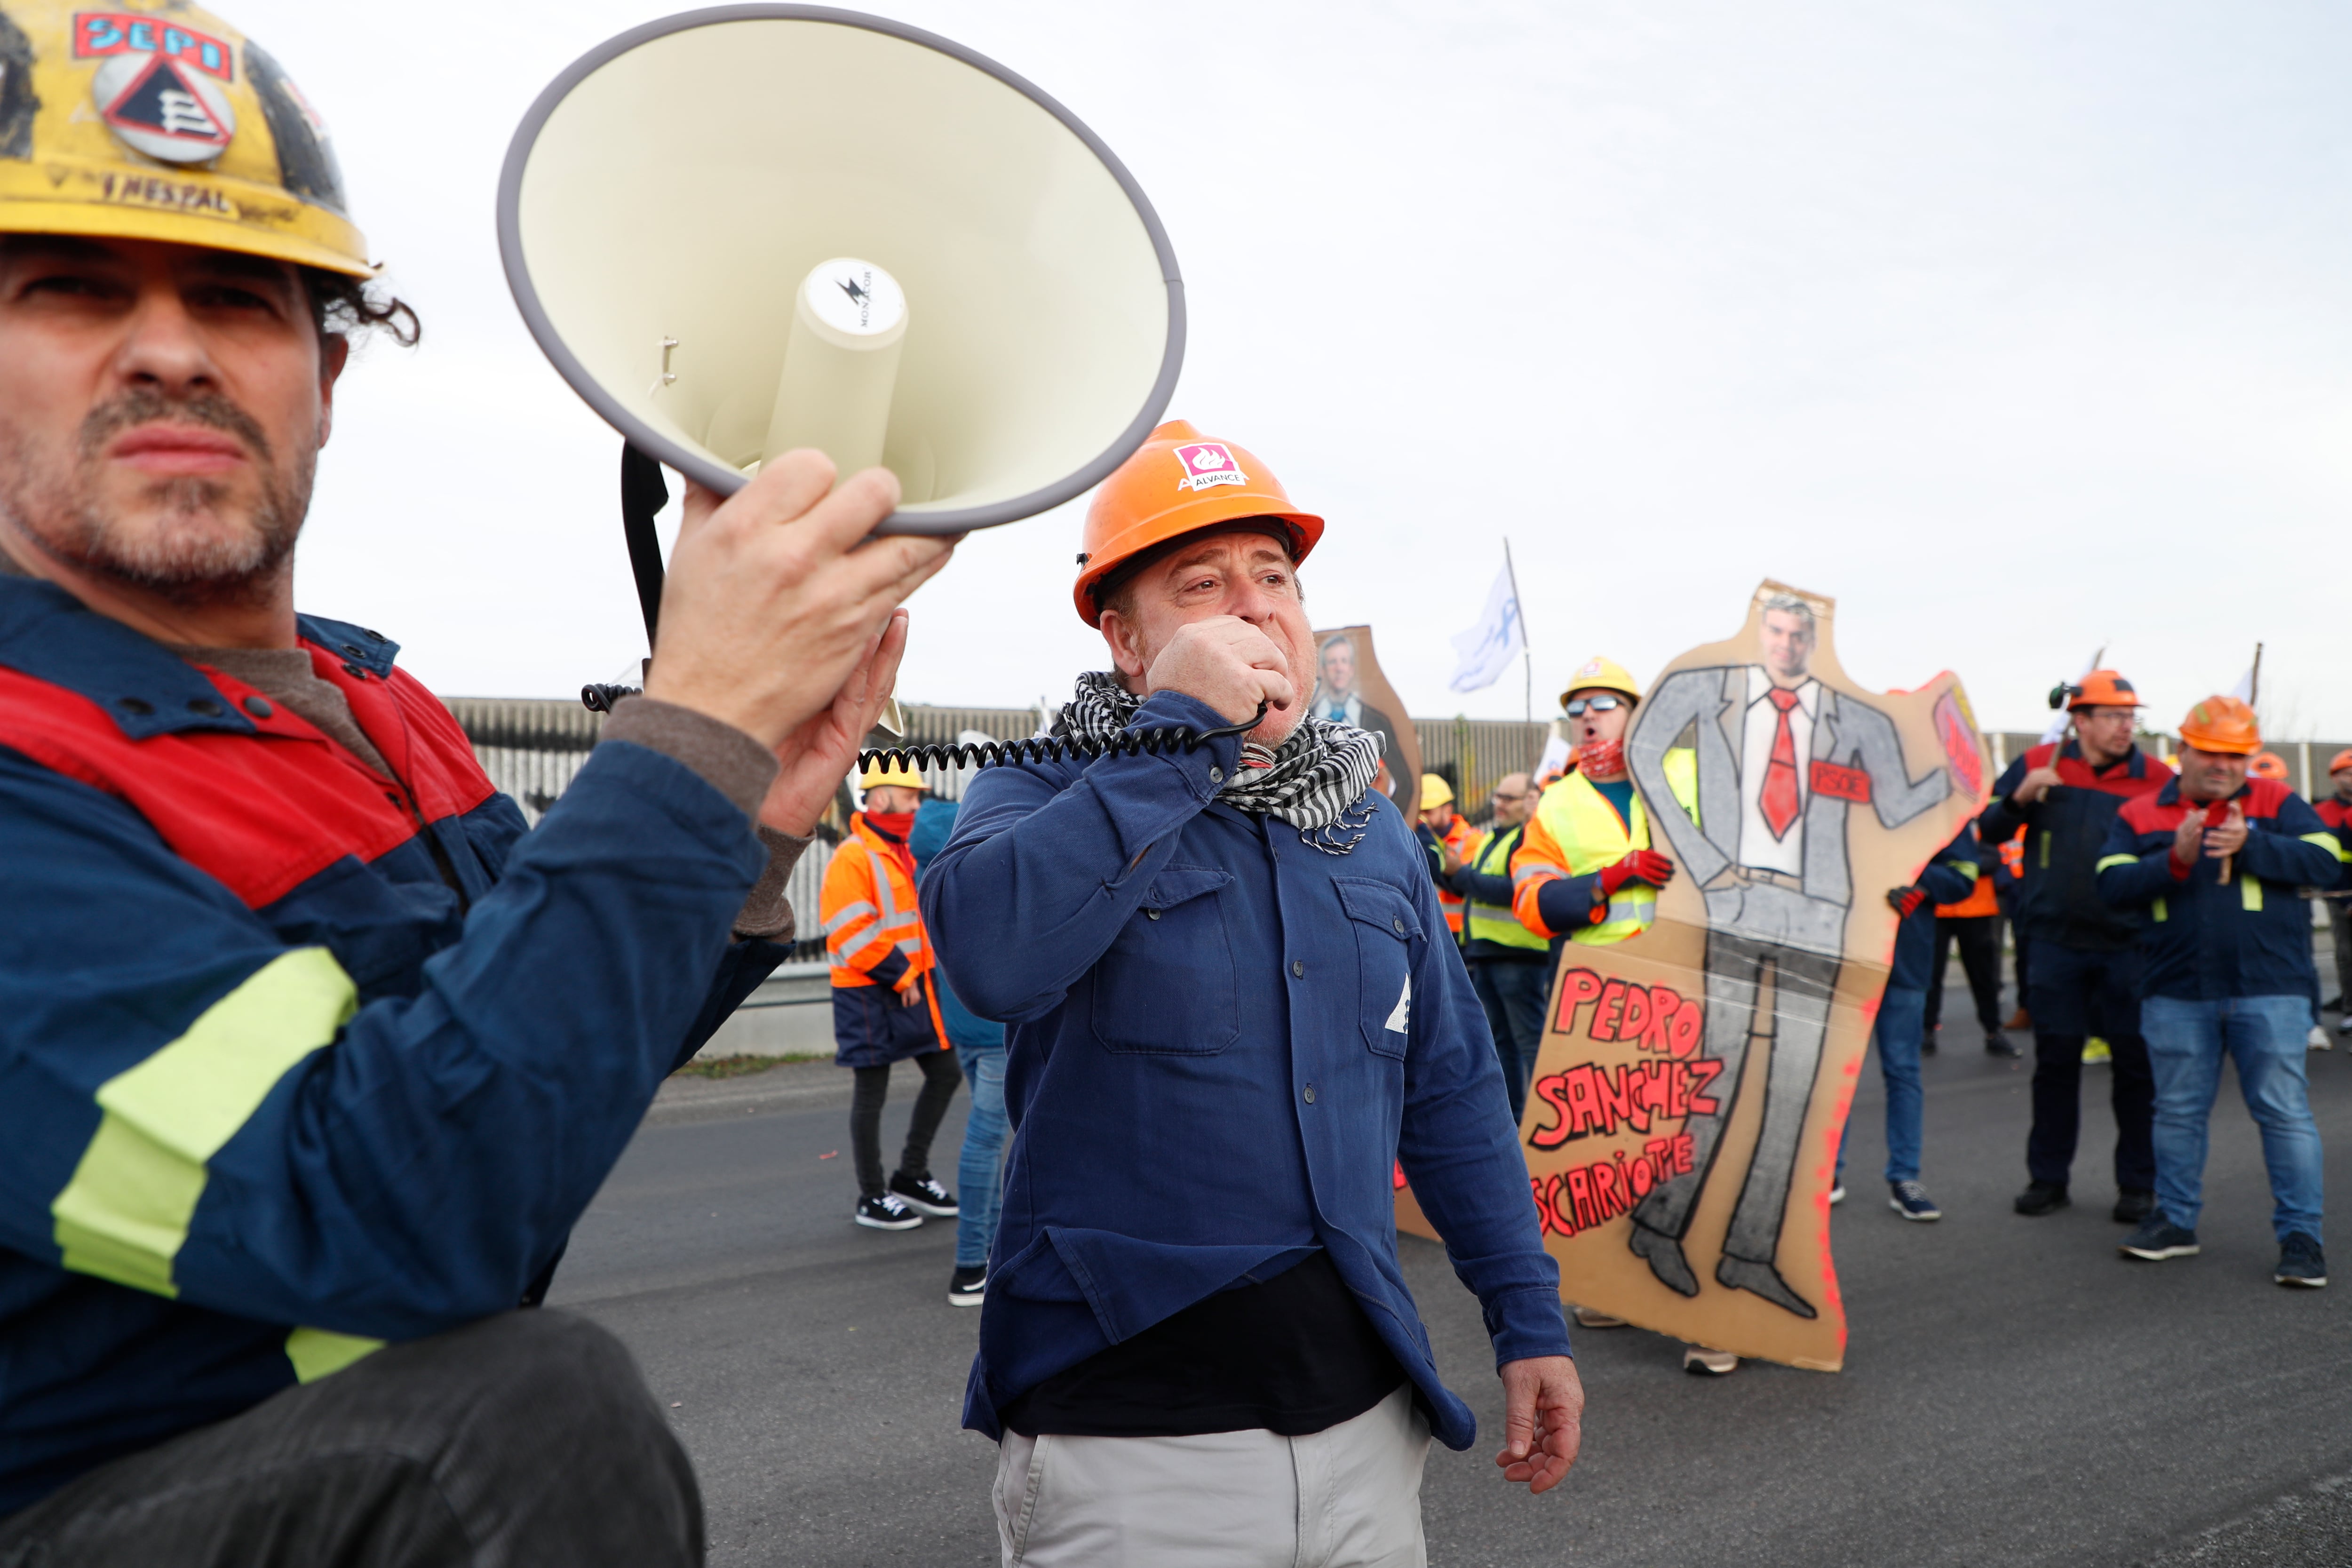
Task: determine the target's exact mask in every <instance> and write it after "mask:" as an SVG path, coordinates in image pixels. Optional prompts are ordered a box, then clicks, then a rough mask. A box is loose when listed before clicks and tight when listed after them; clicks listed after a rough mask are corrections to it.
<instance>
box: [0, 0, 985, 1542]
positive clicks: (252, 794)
mask: <svg viewBox="0 0 2352 1568" xmlns="http://www.w3.org/2000/svg"><path fill="white" fill-rule="evenodd" d="M12 10H13V11H14V14H15V16H16V18H17V19H18V21H19V22H22V23H24V25H25V26H26V32H25V33H24V34H23V35H21V36H16V37H0V60H5V61H7V62H9V63H7V64H6V66H5V72H0V149H6V148H10V147H16V148H18V149H20V151H18V152H17V153H16V154H15V155H16V157H18V158H20V159H21V158H24V157H26V151H23V150H24V149H29V151H30V161H29V162H26V163H15V164H11V163H7V162H5V161H0V195H5V196H6V197H7V198H9V199H7V200H5V201H0V566H5V572H0V906H5V908H6V909H7V910H9V911H10V918H8V919H7V920H5V921H0V1084H5V1089H0V1561H7V1562H12V1563H13V1562H19V1561H32V1560H37V1561H39V1562H42V1563H58V1564H80V1563H128V1562H166V1561H168V1562H171V1563H205V1564H210V1563H220V1564H228V1563H264V1562H267V1563H327V1562H338V1563H341V1562H360V1561H365V1562H369V1563H386V1564H412V1563H447V1562H455V1561H460V1560H463V1561H468V1562H472V1561H486V1560H491V1559H496V1560H498V1561H501V1562H511V1563H583V1562H592V1561H601V1562H628V1563H655V1564H667V1563H693V1562H699V1561H700V1560H701V1554H702V1525H701V1504H700V1500H699V1497H698V1493H697V1490H696V1487H695V1482H694V1476H693V1471H692V1469H691V1467H690V1466H689V1465H688V1461H687V1458H686V1456H685V1454H684V1452H683V1450H682V1449H681V1448H680V1447H679V1446H678V1444H677V1440H676V1438H675V1437H674V1436H672V1434H671V1433H670V1431H669V1428H668V1423H667V1420H666V1419H665V1418H664V1415H663V1413H662V1412H661V1411H660V1410H658V1409H657V1408H656V1406H655V1404H654V1402H653V1400H652V1398H651V1396H650V1395H649V1394H648V1392H647V1391H646V1387H645V1384H644V1382H643V1380H642V1378H641V1377H640V1375H639V1374H638V1373H637V1372H636V1370H635V1366H634V1365H633V1364H632V1363H631V1362H630V1359H629V1357H628V1354H627V1352H625V1350H623V1349H622V1347H621V1346H620V1344H619V1342H617V1341H615V1340H614V1338H613V1337H612V1336H611V1335H609V1334H607V1333H606V1332H605V1331H603V1330H601V1329H599V1328H596V1327H594V1326H593V1325H592V1324H590V1323H589V1322H587V1321H585V1320H583V1319H579V1318H574V1317H572V1316H570V1315H568V1314H564V1313H559V1312H551V1311H517V1310H514V1309H515V1308H517V1307H518V1306H519V1305H524V1304H528V1303H530V1302H534V1301H536V1300H539V1299H540V1297H541V1295H542V1294H543V1292H544V1290H545V1289H546V1286H547V1282H548V1279H549V1278H550V1276H551V1271H552V1269H553V1268H554V1265H555V1262H556V1259H557V1258H559V1257H560V1255H561V1254H562V1250H563V1246H564V1241H565V1237H566V1236H567V1234H568V1233H569V1231H570V1229H571V1226H572V1223H573V1221H574V1220H575V1219H577V1217H578V1216H579V1215H580V1213H581V1211H582V1210H583V1208H584V1207H585V1206H586V1205H587V1203H588V1201H589V1199H590V1197H591V1196H592V1195H593V1194H594V1193H595V1191H596V1189H597V1187H598V1186H599V1184H601V1183H602V1182H603V1181H604V1176H605V1173H607V1172H608V1171H609V1170H610V1169H611V1167H612V1165H613V1163H614V1160H616V1159H617V1158H618V1157H619V1155H620V1152H621V1150H622V1149H623V1147H624V1146H625V1144H626V1142H628V1139H629V1137H630V1134H631V1133H632V1132H633V1131H634V1130H635V1127H636V1125H637V1123H638V1121H639V1120H640V1118H641V1117H642V1115H643V1113H644V1111H645V1109H646V1105H647V1103H648V1102H649V1101H650V1100H651V1099H652V1098H653V1095H654V1092H655V1090H656V1089H657V1088H658V1087H659V1085H660V1083H661V1080H662V1079H663V1078H664V1077H665V1076H666V1075H667V1073H668V1072H669V1071H670V1069H671V1068H673V1067H674V1066H675V1065H677V1063H678V1062H679V1061H680V1060H682V1059H683V1058H686V1057H688V1056H689V1055H691V1054H692V1053H693V1051H694V1050H695V1048H696V1047H697V1046H698V1044H699V1043H700V1041H701V1040H703V1039H704V1038H705V1037H708V1036H709V1033H710V1031H711V1030H712V1029H713V1028H714V1027H715V1026H717V1024H718V1022H719V1020H720V1019H721V1018H723V1017H724V1016H726V1014H727V1012H728V1011H729V1010H730V1008H731V1007H732V1006H733V1005H734V1004H735V1002H736V1001H737V1000H738V999H740V997H741V996H742V995H743V994H746V993H747V992H748V991H750V989H751V987H752V986H754V985H756V984H758V983H759V981H760V979H761V977H762V976H763V975H764V974H765V973H767V972H768V971H769V970H770V969H771V968H772V966H773V965H774V964H775V963H776V962H777V960H778V959H779V958H781V957H782V954H783V952H784V948H783V946H782V943H784V942H789V941H790V940H791V938H792V932H793V916H792V911H791V910H789V909H788V908H786V907H785V906H784V905H783V902H782V886H783V875H784V873H785V872H787V871H788V870H789V869H790V868H791V865H792V863H793V859H794V858H796V857H797V856H798V855H799V853H800V852H801V850H802V848H803V847H805V845H806V843H807V834H808V831H809V829H810V827H811V826H812V825H813V824H814V820H815V817H816V815H817V813H818V812H819V811H820V810H821V809H822V808H823V806H824V803H825V801H826V800H827V798H828V797H829V796H830V795H831V793H832V791H833V788H834V785H835V783H836V782H837V781H838V780H839V779H840V777H841V775H842V773H844V771H845V768H846V765H847V763H848V760H849V758H850V757H851V756H852V755H853V754H854V752H855V749H856V744H857V742H858V741H859V739H860V738H861V737H862V736H863V734H864V733H865V731H866V727H867V725H868V723H869V722H870V721H871V719H872V716H873V714H874V713H875V711H876V710H877V709H878V707H879V706H880V704H881V702H882V700H884V699H885V697H887V692H888V689H889V685H890V681H891V679H892V675H893V672H894V670H895V668H896V666H897V662H898V654H899V650H900V649H901V648H902V647H903V646H904V641H905V633H904V629H903V622H902V618H901V617H900V616H899V614H898V612H896V611H895V610H894V609H893V606H894V605H896V603H897V602H898V599H899V598H901V597H902V596H904V595H905V594H906V593H908V591H910V590H911V589H912V588H913V587H914V586H915V585H916V584H918V583H919V582H920V581H922V579H923V578H924V577H926V576H928V575H929V573H930V572H932V571H933V570H936V569H937V567H938V565H939V564H940V562H941V561H942V560H943V559H944V556H945V554H946V549H945V547H943V546H942V545H939V544H933V543H929V542H919V541H915V540H893V541H888V542H879V543H867V544H861V543H860V541H861V540H863V539H864V538H865V536H866V533H867V532H868V531H869V530H870V529H871V528H872V526H873V525H874V523H875V522H876V521H878V520H879V519H880V518H881V517H883V516H884V515H885V514H886V513H887V512H888V511H889V510H890V508H891V506H892V504H893V503H894V501H895V500H896V495H897V491H896V489H895V486H894V484H893V483H892V481H891V479H890V478H889V476H888V475H887V474H883V473H880V472H878V471H877V472H875V473H872V474H866V475H859V476H856V477H855V478H853V479H850V480H849V481H848V482H847V483H845V485H843V486H842V487H841V489H839V490H838V491H835V492H833V493H832V494H831V495H830V496H829V497H828V493H827V492H828V491H831V490H832V487H833V479H834V475H833V470H832V468H831V466H830V465H829V464H828V463H826V462H825V461H824V458H821V457H819V456H817V455H815V454H814V453H803V454H797V455H793V456H790V457H787V458H784V459H782V460H781V461H780V462H778V463H776V464H772V465H770V466H769V468H768V469H767V470H766V471H765V472H763V473H762V474H761V476H760V478H759V479H758V480H757V481H756V482H755V483H753V484H752V485H751V486H749V487H747V488H746V489H744V490H743V491H742V492H741V493H740V495H738V496H736V497H735V498H733V499H732V500H730V501H729V502H727V503H726V504H725V505H724V506H720V505H719V504H718V502H717V500H716V498H714V497H712V496H710V495H709V494H707V493H702V492H699V491H697V492H693V493H690V494H689V497H688V501H687V507H686V521H685V526H684V530H683V532H682V535H681V538H680V540H679V542H678V545H677V551H676V553H675V556H674V559H673V567H672V574H671V576H670V578H669V583H668V587H667V593H666V595H665V598H664V615H663V616H662V635H661V639H660V642H659V644H658V646H657V647H656V651H655V658H654V659H653V662H652V666H651V668H650V671H649V674H648V676H647V679H646V696H645V697H644V698H642V699H639V700H634V701H630V702H625V703H623V704H622V705H621V706H620V708H619V709H618V710H616V711H615V712H614V715H613V717H612V718H611V720H610V721H608V722H607V724H606V726H605V728H604V734H603V737H602V739H601V741H600V742H599V744H598V745H597V748H596V750H595V752H593V754H592V755H591V756H590V758H589V759H588V761H587V763H586V764H585V765H584V766H583V768H582V770H581V772H580V773H579V776H578V778H577V779H576V780H575V782H574V783H573V784H572V786H571V788H570V789H569V791H568V792H567V793H566V794H565V795H564V797H563V799H562V801H560V802H559V803H558V804H557V805H555V806H554V807H553V809H551V811H549V812H548V814H547V816H546V817H545V819H544V821H543V822H542V823H541V826H539V827H538V828H537V829H536V830H535V831H532V832H530V833H529V834H528V835H526V833H525V831H524V823H523V819H522V816H521V815H520V811H519V810H518V809H517V808H516V806H515V805H514V803H513V802H512V801H510V800H509V799H507V798H506V797H505V796H503V795H498V794H497V793H496V792H495V791H494V790H493V789H492V788H491V785H490V784H489V781H488V779H487V778H486V777H485V776H484V775H483V773H482V772H481V770H480V768H479V767H478V765H477V764H476V763H475V761H474V758H473V754H472V752H471V750H470V748H469V747H468V746H467V741H466V738H465V736H464V734H463V733H462V732H461V731H459V730H458V729H457V725H456V723H455V722H454V721H452V720H451V718H450V717H449V714H448V712H447V710H446V709H444V708H443V707H442V706H441V705H440V703H439V702H438V701H437V700H436V699H435V698H434V697H433V696H432V694H431V693H430V692H428V691H426V690H425V688H424V687H423V686H421V685H419V684H418V683H417V682H416V681H415V679H413V678H412V677H410V676H409V675H407V674H406V673H405V672H404V671H403V670H402V669H401V668H399V667H398V666H397V665H396V663H395V662H394V655H395V653H396V651H397V650H396V647H395V645H394V644H393V643H392V642H391V641H390V640H389V639H387V638H385V637H382V636H380V635H378V634H377V633H374V632H372V631H367V630H364V629H362V628H361V627H358V626H351V625H348V624H346V623H342V622H337V621H331V620H325V619H322V618H320V617H317V616H306V615H298V614H297V612H296V610H295V601H294V584H293V562H294V551H295V544H296V541H297V538H298V536H299V531H300V529H301V527H302V523H303V520H304V517H305V515H306V513H307V511H308V509H309V506H310V490H311V480H312V475H313V471H314V468H315V465H316V461H317V458H318V453H319V449H320V447H321V446H323V445H324V444H325V442H326V439H327V437H328V433H329V429H330V426H331V420H332V416H333V412H334V394H335V390H336V384H337V381H338V378H339V376H340V374H341V372H342V370H343V369H344V366H345V363H346V359H347V356H348V354H349V353H350V349H351V343H352V338H353V337H354V336H355V335H356V334H358V333H360V332H362V331H366V330H369V329H370V328H372V327H383V328H384V329H386V330H388V331H391V332H392V333H393V335H394V336H395V337H396V338H398V339H400V340H402V341H406V342H413V341H414V340H415V333H416V325H415V317H414V316H413V315H412V314H411V313H410V312H409V311H408V310H407V308H406V307H405V306H403V305H401V304H399V303H397V302H396V301H390V300H385V299H383V297H382V296H381V295H380V294H379V293H378V292H376V291H375V289H373V288H372V287H371V286H370V285H369V284H368V282H367V279H369V278H370V277H371V275H372V271H373V269H372V268H370V267H369V265H368V264H367V262H366V261H365V259H364V258H365V256H366V254H367V252H366V249H365V247H364V244H363V242H362V239H361V237H360V235H359V233H358V231H357V230H356V229H354V228H353V227H352V226H351V225H350V223H349V222H348V221H347V220H346V219H345V218H344V216H342V210H341V208H342V202H341V192H340V190H339V189H338V188H337V183H336V178H335V174H334V164H333V161H332V159H331V155H330V154H329V153H328V152H327V149H326V146H325V144H324V142H322V141H320V140H319V139H318V138H317V137H316V136H315V134H314V132H313V131H312V129H311V128H312V127H313V125H314V124H315V121H313V120H312V119H311V117H310V113H309V110H308V109H307V106H306V105H305V104H304V103H303V100H301V98H300V95H299V93H297V92H296V91H295V90H294V89H293V88H292V87H291V85H290V84H289V83H288V82H287V81H286V80H285V79H284V77H283V75H282V74H281V73H280V72H279V71H278V68H277V66H276V64H275V62H273V61H272V60H271V59H270V58H269V57H268V55H266V54H265V53H263V52H262V51H261V50H260V49H259V48H258V47H254V46H253V45H251V44H249V43H248V42H247V41H246V40H245V39H244V38H242V37H239V36H238V35H237V34H236V32H234V31H233V30H232V29H230V28H229V27H227V26H226V25H224V24H223V23H221V22H219V21H217V20H216V19H215V18H213V17H210V16H206V15H205V13H203V12H201V11H197V10H195V9H194V8H193V7H186V6H182V7H176V8H174V9H173V10H172V11H171V12H170V14H169V16H170V23H171V25H170V26H165V25H164V24H163V21H162V20H159V19H152V18H149V17H145V16H128V15H116V14H112V13H81V14H79V15H75V14H69V13H68V11H67V10H66V9H65V8H63V7H61V6H50V5H43V6H34V7H26V6H21V5H20V6H15V7H12ZM0 29H4V30H5V32H7V33H11V34H13V33H14V32H15V26H14V25H13V24H7V23H5V19H0ZM24 60H33V61H36V62H37V64H36V65H35V66H34V67H33V68H32V74H31V76H30V77H29V78H27V77H26V75H25V74H24V72H23V68H22V66H21V65H20V64H19V63H18V62H21V61H24ZM159 84H160V85H159ZM142 95H143V96H142ZM158 104H161V105H163V108H162V109H158V108H157V105H158ZM159 115H160V116H161V118H160V120H159V119H158V118H157V117H158V116H159ZM12 117H14V118H13V120H12ZM142 117H143V118H142ZM191 143H193V145H191ZM159 160H160V161H161V163H162V164H163V165H165V166H170V167H171V173H170V175H169V177H168V179H166V178H165V177H164V176H162V175H159V174H156V173H155V170H156V168H157V167H158V166H159V163H158V162H157V161H159ZM198 163H201V165H202V166H201V167H198V166H196V165H197V164H198ZM45 170H46V171H48V172H49V173H45V172H44V171H45ZM50 174H55V176H56V177H55V178H54V179H53V178H51V177H50ZM158 191H162V192H163V193H164V195H166V196H168V200H167V201H163V200H157V201H155V202H154V203H153V205H139V204H138V203H137V202H130V201H126V199H122V198H123V195H124V193H126V192H128V193H132V194H134V195H136V194H137V193H142V192H143V193H147V194H148V195H147V196H145V197H142V198H141V200H147V199H149V198H151V197H152V196H153V195H154V193H156V192H158ZM403 547H404V548H409V549H412V550H418V549H420V548H421V547H418V546H416V545H415V542H404V546H403ZM421 563H424V564H436V565H438V566H440V567H441V568H442V569H445V570H451V571H454V570H457V569H459V568H460V567H461V565H462V563H457V562H444V563H431V562H429V561H424V562H421Z"/></svg>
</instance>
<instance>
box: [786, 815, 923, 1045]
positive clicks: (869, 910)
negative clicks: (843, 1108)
mask: <svg viewBox="0 0 2352 1568" xmlns="http://www.w3.org/2000/svg"><path fill="white" fill-rule="evenodd" d="M817 915H818V919H819V920H820V921H822V922H823V924H824V960H825V963H826V964H827V965H828V966H829V967H830V968H831V969H832V972H833V1004H834V1005H833V1031H834V1045H835V1058H834V1059H835V1061H837V1062H839V1063H840V1064H841V1065H842V1066H844V1067H883V1066H887V1064H889V1063H891V1062H894V1061H903V1060H905V1059H906V1058H908V1057H911V1056H914V1055H916V1054H917V1053H918V1052H920V1051H924V1050H944V1049H946V1048H947V1037H948V1035H947V1026H946V1025H945V1024H943V1023H942V1022H941V1021H940V1003H939V994H938V988H937V986H936V985H935V984H929V983H926V982H924V980H923V977H924V976H925V975H927V974H929V973H930V972H931V969H932V967H933V964H934V962H935V961H934V960H933V958H932V956H931V944H930V939H929V936H928V935H927V934H926V933H925V931H923V918H922V916H921V914H920V913H919V912H918V911H917V910H916V907H915V862H914V857H913V856H911V855H910V854H908V851H907V847H906V846H905V845H904V844H901V843H899V842H898V840H896V839H894V838H892V837H889V836H888V835H887V834H885V833H883V832H882V831H881V830H880V829H879V828H877V827H876V826H874V825H873V824H872V823H870V822H868V821H866V816H865V814H864V813H862V812H861V813H858V814H856V815H855V816H851V817H850V819H849V835H848V837H845V838H844V839H843V840H842V841H841V844H840V847H837V848H835V850H834V852H833V860H832V863H831V864H829V865H827V866H826V867H825V868H824V890H823V891H822V892H821V893H820V894H819V895H818V902H817ZM917 984H921V985H922V991H923V1005H921V1006H919V1007H915V1006H908V1005H904V1004H903V1003H902V1001H901V998H902V997H903V995H904V994H905V993H906V992H907V991H908V989H909V988H910V987H912V986H914V985H917Z"/></svg>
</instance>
